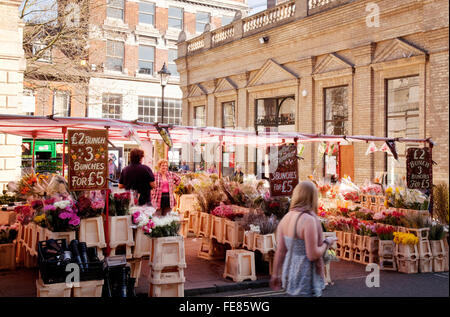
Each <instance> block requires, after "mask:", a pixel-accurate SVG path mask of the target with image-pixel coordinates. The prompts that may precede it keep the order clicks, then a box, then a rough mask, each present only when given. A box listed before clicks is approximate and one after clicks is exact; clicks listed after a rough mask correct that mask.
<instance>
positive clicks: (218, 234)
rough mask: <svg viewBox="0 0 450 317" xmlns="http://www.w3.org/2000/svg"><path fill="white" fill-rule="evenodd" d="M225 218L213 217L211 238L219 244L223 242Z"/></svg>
mask: <svg viewBox="0 0 450 317" xmlns="http://www.w3.org/2000/svg"><path fill="white" fill-rule="evenodd" d="M224 225H225V218H222V217H217V216H213V215H211V231H210V233H211V234H210V238H214V239H216V240H217V242H219V243H222V242H223V232H224Z"/></svg>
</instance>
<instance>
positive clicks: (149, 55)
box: [139, 45, 155, 75]
mask: <svg viewBox="0 0 450 317" xmlns="http://www.w3.org/2000/svg"><path fill="white" fill-rule="evenodd" d="M154 62H155V47H153V46H148V45H139V74H147V75H153V65H154Z"/></svg>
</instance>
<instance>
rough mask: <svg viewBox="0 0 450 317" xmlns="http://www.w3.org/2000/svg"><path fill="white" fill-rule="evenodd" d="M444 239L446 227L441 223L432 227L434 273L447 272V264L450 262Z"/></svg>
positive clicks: (431, 243) (431, 240) (431, 242)
mask: <svg viewBox="0 0 450 317" xmlns="http://www.w3.org/2000/svg"><path fill="white" fill-rule="evenodd" d="M444 239H445V228H444V226H443V225H442V224H440V223H433V224H432V225H431V226H430V245H431V253H432V256H433V271H434V272H443V271H444V270H445V262H446V261H448V260H447V259H448V253H447V252H448V251H447V250H446V249H445V243H444Z"/></svg>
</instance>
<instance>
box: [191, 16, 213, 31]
mask: <svg viewBox="0 0 450 317" xmlns="http://www.w3.org/2000/svg"><path fill="white" fill-rule="evenodd" d="M210 19H211V15H210V14H209V13H208V12H197V13H196V15H195V31H196V32H197V33H203V31H204V30H205V26H206V24H208V23H210Z"/></svg>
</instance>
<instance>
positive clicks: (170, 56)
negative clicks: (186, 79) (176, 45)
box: [167, 49, 180, 76]
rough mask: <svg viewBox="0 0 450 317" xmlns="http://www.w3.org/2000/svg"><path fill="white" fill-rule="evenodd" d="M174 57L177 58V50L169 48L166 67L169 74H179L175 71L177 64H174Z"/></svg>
mask: <svg viewBox="0 0 450 317" xmlns="http://www.w3.org/2000/svg"><path fill="white" fill-rule="evenodd" d="M176 59H177V50H176V49H169V51H168V64H167V67H168V69H169V72H170V76H180V74H179V73H178V71H177V64H175V60H176Z"/></svg>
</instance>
